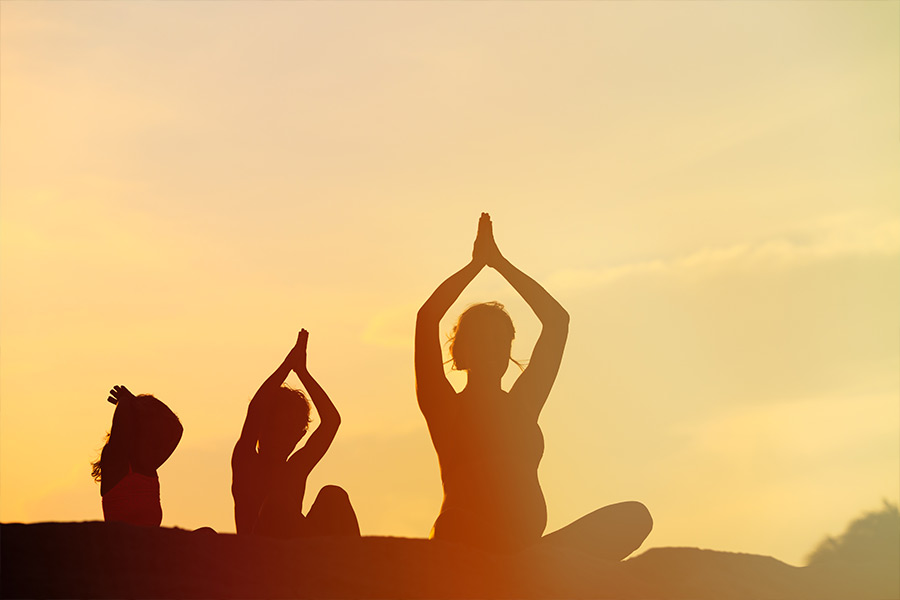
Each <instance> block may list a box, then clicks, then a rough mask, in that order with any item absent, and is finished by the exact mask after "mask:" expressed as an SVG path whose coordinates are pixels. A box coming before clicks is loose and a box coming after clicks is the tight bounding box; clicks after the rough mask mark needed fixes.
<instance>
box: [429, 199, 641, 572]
mask: <svg viewBox="0 0 900 600" xmlns="http://www.w3.org/2000/svg"><path fill="white" fill-rule="evenodd" d="M486 266H487V267H491V268H493V269H496V271H497V272H498V273H500V275H502V276H503V278H504V279H506V281H508V282H509V283H510V285H512V287H513V288H514V289H515V290H516V291H517V292H518V293H519V294H520V295H521V296H522V298H523V299H524V300H525V301H526V302H527V303H528V305H529V306H530V307H531V309H532V310H533V311H534V312H535V315H537V317H538V319H539V320H540V322H541V325H542V330H541V334H540V337H539V338H538V341H537V343H536V344H535V347H534V351H533V353H532V356H531V360H530V361H529V362H528V366H527V368H525V369H524V370H523V372H522V374H521V375H520V376H519V377H518V379H517V380H516V382H515V383H514V384H513V386H512V388H511V389H510V390H509V391H508V392H507V391H505V390H504V389H503V388H502V387H501V378H502V377H503V374H504V373H505V372H506V370H507V368H508V367H509V362H510V360H511V358H510V351H511V348H512V341H513V338H514V337H515V328H514V326H513V323H512V319H511V318H510V317H509V314H508V313H507V312H506V310H505V309H504V308H503V305H501V304H499V303H497V302H488V303H483V304H476V305H474V306H471V307H469V308H468V309H467V310H466V311H465V312H463V314H462V315H461V316H460V317H459V321H458V323H457V325H456V327H455V328H454V330H453V337H452V339H451V343H450V354H451V356H452V359H453V364H454V367H455V368H456V369H459V370H464V371H466V375H467V383H466V387H465V388H464V389H463V391H461V392H459V393H456V392H455V391H454V389H453V387H452V386H451V385H450V382H449V381H447V378H446V375H445V374H444V364H443V360H442V358H443V356H442V352H441V343H440V331H439V330H440V320H441V318H442V317H443V316H444V314H445V313H446V312H447V310H448V309H449V308H450V306H451V305H452V304H453V303H454V302H455V301H456V299H457V298H458V297H459V295H460V294H461V293H462V291H463V289H465V287H466V286H467V285H468V284H469V283H470V282H471V281H472V280H473V279H474V278H475V276H476V275H477V274H478V273H479V272H480V271H481V270H482V269H483V268H484V267H486ZM568 330H569V315H568V313H567V312H566V311H565V309H563V307H562V306H561V305H560V304H559V303H558V302H557V301H556V300H555V299H554V298H553V297H552V296H550V294H548V293H547V291H546V290H544V288H542V287H541V286H540V285H539V284H538V283H537V282H536V281H534V280H533V279H531V278H530V277H529V276H527V275H526V274H524V273H523V272H522V271H520V270H519V269H517V268H516V267H514V266H513V265H512V264H511V263H510V262H509V261H508V260H506V259H505V258H504V257H503V255H502V254H500V250H499V249H498V248H497V244H496V243H495V241H494V236H493V230H492V224H491V220H490V216H489V215H488V214H487V213H482V214H481V219H480V220H479V223H478V235H477V236H476V239H475V245H474V249H473V251H472V260H471V262H469V264H467V265H466V266H465V267H463V268H462V269H461V270H460V271H458V272H457V273H455V274H454V275H451V276H450V277H449V278H448V279H447V280H446V281H444V282H443V283H442V284H441V285H440V286H439V287H438V288H437V289H436V290H435V291H434V293H433V294H432V295H431V297H430V298H428V300H427V301H426V302H425V304H424V305H423V306H422V308H420V309H419V312H418V315H417V319H416V337H415V370H416V396H417V399H418V402H419V408H420V409H421V410H422V414H423V415H424V416H425V420H426V422H427V423H428V429H429V432H430V433H431V440H432V443H433V444H434V448H435V451H436V452H437V455H438V461H439V463H440V468H441V481H442V483H443V488H444V498H443V502H442V505H441V511H440V514H439V515H438V517H437V520H436V521H435V523H434V526H433V528H432V530H431V535H430V537H432V538H433V539H437V540H449V541H455V542H462V543H466V544H469V545H473V546H477V547H481V548H484V549H488V550H494V551H515V550H521V549H523V548H526V547H528V546H530V545H532V544H535V543H536V542H538V541H539V540H541V539H542V535H543V532H544V528H545V527H546V524H547V505H546V503H545V501H544V495H543V492H542V491H541V485H540V482H539V481H538V474H537V470H538V464H539V463H540V461H541V457H542V456H543V452H544V439H543V435H542V433H541V429H540V427H539V425H538V416H539V415H540V412H541V409H542V408H543V406H544V403H545V402H546V400H547V397H548V395H549V394H550V389H551V387H552V386H553V382H554V381H555V379H556V374H557V372H558V371H559V366H560V363H561V361H562V355H563V349H564V348H565V345H566V338H567V336H568ZM651 526H652V521H651V519H650V514H649V512H648V511H647V509H646V508H645V507H644V505H643V504H640V503H638V502H624V503H621V504H616V505H612V506H607V507H605V508H601V509H599V510H597V511H594V512H593V513H591V514H589V515H587V516H585V517H582V518H581V519H579V520H578V521H576V522H575V523H572V524H571V525H568V526H566V527H564V528H563V529H561V530H559V531H557V532H554V533H552V534H550V535H548V536H546V537H545V538H544V541H542V545H543V544H560V545H564V546H568V547H574V548H577V549H579V550H581V551H584V552H588V553H591V554H593V555H595V556H598V557H603V558H608V559H615V560H618V559H621V558H624V557H626V556H627V555H628V554H630V553H631V552H633V551H634V550H636V549H637V548H638V547H639V546H640V545H641V543H643V541H644V539H645V538H646V537H647V535H648V534H649V532H650V528H651Z"/></svg>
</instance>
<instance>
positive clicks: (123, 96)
mask: <svg viewBox="0 0 900 600" xmlns="http://www.w3.org/2000/svg"><path fill="white" fill-rule="evenodd" d="M898 11H900V5H898V3H896V2H846V3H845V2H828V3H822V2H790V3H780V2H729V3H707V2H640V3H625V2H595V3H584V2H573V3H543V2H530V3H509V2H502V3H501V2H498V3H468V2H465V3H462V2H461V3H454V2H446V3H406V2H397V3H390V2H385V3H377V2H363V3H354V2H341V3H253V2H229V3H216V4H211V3H205V2H185V3H180V2H166V3H160V2H99V3H93V2H78V3H74V2H72V3H50V2H47V3H45V2H27V3H26V2H11V1H8V0H2V1H0V78H2V85H0V124H2V131H0V292H2V300H0V520H2V521H4V522H9V521H26V522H32V521H52V520H89V519H99V518H101V510H100V502H99V490H98V488H97V486H96V485H95V484H94V483H93V481H92V480H91V479H90V477H89V466H88V463H89V462H90V461H91V460H92V459H93V458H95V456H96V451H97V449H98V448H99V447H100V445H101V441H102V436H103V434H104V432H105V431H106V428H108V426H109V422H110V418H111V414H112V410H111V408H112V407H111V406H110V405H109V404H107V403H106V402H105V397H106V392H107V390H108V389H109V388H110V387H111V386H112V385H114V384H124V385H127V386H129V387H130V388H131V389H133V390H134V391H135V392H146V393H154V394H156V395H157V396H158V397H160V398H161V399H162V400H164V401H165V402H167V403H168V404H169V406H171V407H172V408H173V410H175V412H176V413H177V414H178V415H179V416H180V417H181V419H182V422H183V423H184V425H185V434H184V438H183V440H182V443H181V445H180V446H179V448H178V450H176V452H175V454H174V455H173V456H172V458H171V459H170V460H169V462H168V463H166V465H165V466H164V467H163V468H162V469H161V470H160V478H161V483H162V496H163V503H164V521H163V524H164V525H169V526H180V527H186V528H195V527H200V526H204V525H210V526H212V527H215V528H216V529H218V530H220V531H233V520H232V512H231V510H232V504H231V497H230V468H229V457H230V451H231V446H232V445H233V443H234V440H235V439H236V437H237V434H238V432H239V429H240V426H241V422H242V420H243V417H244V411H245V410H246V403H247V400H248V399H249V398H250V396H252V394H253V393H254V391H255V390H256V388H257V386H258V385H259V384H260V383H261V382H262V380H263V379H264V378H265V377H266V376H267V375H268V374H269V373H270V372H271V371H272V370H273V369H274V367H275V366H277V364H278V363H279V362H280V360H281V359H282V358H283V355H284V354H285V353H286V352H287V350H288V349H289V348H290V345H291V343H292V341H293V340H294V339H295V335H296V331H297V330H298V329H300V328H301V327H306V328H307V329H309V330H310V332H311V340H310V366H311V369H312V370H313V371H314V374H315V375H316V376H317V378H318V379H319V381H320V382H321V383H322V384H323V385H324V386H325V388H326V389H327V390H328V391H329V393H330V395H331V396H332V398H333V399H334V401H335V403H336V404H337V405H338V407H339V409H340V410H341V412H342V415H343V427H342V431H341V433H340V434H339V436H338V438H337V440H336V441H335V445H334V446H333V448H332V451H331V452H330V453H329V455H328V456H326V458H325V459H324V460H323V462H322V463H321V464H320V466H319V468H318V469H317V471H316V472H315V473H314V474H313V477H312V478H311V480H310V486H309V487H310V490H309V491H308V499H309V500H311V499H312V498H313V497H314V494H315V491H316V488H317V487H319V486H321V485H323V484H325V483H336V484H339V485H342V486H344V487H345V488H346V489H347V490H348V491H349V492H350V495H351V499H352V500H353V502H354V505H355V507H356V509H357V512H358V514H359V517H360V523H361V527H362V530H363V533H366V534H384V535H406V536H423V535H425V534H426V533H427V531H428V528H429V527H430V524H431V521H432V519H433V518H434V516H435V514H436V511H437V508H438V506H439V503H440V480H439V475H438V471H437V462H436V460H435V457H434V453H433V450H432V449H431V446H430V442H429V439H428V435H427V431H426V429H425V424H424V421H423V419H422V418H421V416H420V415H419V413H418V410H417V408H416V403H415V398H414V390H413V373H412V345H411V338H412V335H411V334H412V327H413V321H414V317H415V311H416V309H417V307H418V306H419V305H420V304H421V302H423V301H424V299H425V298H427V296H428V295H429V294H430V292H431V291H432V290H433V288H434V287H435V286H436V285H437V284H438V283H439V282H440V281H441V280H442V279H443V278H444V277H446V276H447V275H449V274H450V273H451V272H453V271H454V270H456V269H457V268H459V267H460V266H462V265H463V264H464V263H465V261H466V260H467V258H468V256H469V254H470V252H471V242H472V239H473V236H474V232H475V225H476V221H477V218H478V214H479V213H480V212H481V211H483V210H485V211H489V212H490V213H491V215H492V217H493V220H494V223H495V232H496V237H497V240H498V243H499V244H500V247H501V250H503V251H504V253H505V254H506V255H507V256H508V257H509V258H510V259H511V260H512V261H513V262H514V263H515V264H517V265H518V266H519V267H520V268H522V269H523V270H525V271H526V272H528V273H530V274H531V275H533V276H534V277H535V278H537V279H538V280H539V281H540V282H542V283H543V284H545V286H546V287H547V288H548V290H549V291H550V292H551V293H553V294H554V295H555V296H556V297H557V298H558V299H559V300H560V301H561V302H562V303H563V305H564V306H566V308H567V309H568V310H569V312H570V313H571V315H572V326H571V334H570V341H569V345H568V347H567V349H566V355H565V359H564V362H563V366H562V370H561V371H560V375H559V379H558V381H557V384H556V386H555V388H554V391H553V393H552V395H551V397H550V400H549V402H548V404H547V406H546V408H545V410H544V413H543V415H542V418H541V426H542V428H543V431H544V436H545V439H546V446H547V449H546V452H545V456H544V460H543V463H542V466H541V471H540V476H541V480H542V483H543V487H544V491H545V494H546V497H547V502H548V507H549V513H550V525H549V528H550V529H553V528H556V527H560V526H562V525H565V524H566V523H568V522H570V521H571V520H574V519H575V518H577V517H579V516H581V515H582V514H584V513H586V512H589V511H590V510H593V509H594V508H597V507H599V506H602V505H605V504H609V503H612V502H617V501H621V500H630V499H634V500H640V501H643V502H644V503H645V504H646V505H647V506H648V507H649V508H650V510H651V512H652V514H653V515H654V518H655V529H654V532H653V533H652V534H651V537H650V538H649V539H648V540H647V543H646V546H647V547H652V546H665V545H679V546H702V547H709V548H715V549H721V550H734V551H743V552H755V553H761V554H769V555H774V556H776V557H778V558H781V559H783V560H787V561H790V562H794V563H801V562H802V560H803V557H804V555H805V553H806V552H808V551H809V550H810V549H811V548H812V547H813V546H814V545H815V544H816V543H817V542H818V541H819V539H820V538H821V537H822V536H823V535H825V534H826V533H831V534H835V533H839V532H840V530H841V529H842V527H843V526H844V524H845V523H846V522H847V521H848V520H850V519H851V518H853V517H855V516H856V515H857V513H859V512H860V511H862V510H864V509H869V508H875V507H877V506H879V504H880V502H881V499H882V498H887V499H890V500H895V501H896V500H897V498H898V496H900V475H898V473H900V377H898V376H900V337H898V332H900V317H898V311H897V306H900V285H898V283H900V282H898V277H897V273H898V270H897V268H898V266H900V206H898V201H897V198H898V197H900V170H898V164H900V162H898V159H900V145H898V141H900V110H898V106H900V96H898V90H900V75H898V73H900V64H898V63H900V59H898V56H900V31H898V25H897V24H898ZM484 299H497V300H500V301H502V302H504V303H506V304H507V305H508V307H509V309H510V311H511V313H512V315H513V318H514V320H515V322H516V325H517V329H518V332H519V337H518V340H517V343H516V345H515V346H514V353H515V355H516V356H517V357H519V358H527V356H528V354H529V351H530V344H532V343H533V341H534V339H535V337H536V335H537V326H538V324H537V323H536V319H535V318H534V317H533V316H532V315H531V314H530V312H529V311H528V309H527V307H526V306H525V305H524V304H523V303H522V302H521V301H520V300H518V299H517V298H516V297H515V296H514V294H513V293H512V291H511V290H510V289H508V287H507V286H506V285H505V284H504V283H503V282H502V280H500V279H499V278H498V277H496V275H494V274H491V273H488V274H485V275H482V276H481V277H480V278H479V279H478V280H476V282H475V283H474V284H473V287H472V288H471V290H469V291H468V292H467V293H466V294H465V295H464V297H463V298H461V299H460V302H459V307H457V308H455V309H454V310H451V317H448V319H447V321H446V329H448V330H449V328H450V326H451V321H452V316H455V315H456V314H458V312H459V310H458V308H461V307H462V306H465V305H466V304H467V303H469V302H472V301H478V300H484ZM510 376H514V373H513V371H512V370H511V371H510ZM454 377H455V379H454V381H456V383H457V384H460V382H461V380H460V379H459V377H458V376H456V375H455V376H454Z"/></svg>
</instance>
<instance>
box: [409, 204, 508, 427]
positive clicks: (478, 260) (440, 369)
mask: <svg viewBox="0 0 900 600" xmlns="http://www.w3.org/2000/svg"><path fill="white" fill-rule="evenodd" d="M485 222H487V223H488V224H489V223H490V218H489V217H488V216H487V213H481V220H480V221H479V222H478V234H477V236H476V238H475V246H474V248H473V250H472V260H471V261H470V262H469V264H467V265H466V266H464V267H463V268H462V269H460V270H459V271H457V272H456V273H454V274H453V275H451V276H450V277H448V278H447V279H446V280H445V281H444V282H443V283H442V284H441V285H439V286H438V288H437V289H436V290H435V291H434V293H432V294H431V296H430V297H429V298H428V300H426V301H425V304H423V305H422V308H420V309H419V312H418V314H417V315H416V349H415V364H416V397H417V398H418V400H419V408H420V409H421V410H422V413H423V414H424V415H425V417H426V418H427V417H428V416H429V414H430V413H431V411H432V410H433V409H434V408H435V407H436V406H438V404H437V403H439V402H441V400H442V399H443V398H446V397H448V396H449V395H450V394H452V393H453V386H451V385H450V382H449V381H447V376H446V375H445V374H444V360H443V356H444V355H443V352H442V351H441V339H440V338H441V335H440V324H441V318H443V316H444V315H445V314H446V313H447V310H449V309H450V307H451V306H452V305H453V303H454V302H456V299H457V298H459V295H460V294H461V293H462V291H463V290H464V289H466V286H467V285H469V283H471V282H472V280H473V279H475V276H476V275H478V273H479V272H480V271H481V269H483V268H484V267H485V265H486V264H487V259H488V250H489V249H488V248H487V247H486V246H485V244H484V239H483V230H484V224H485Z"/></svg>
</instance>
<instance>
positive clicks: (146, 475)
mask: <svg viewBox="0 0 900 600" xmlns="http://www.w3.org/2000/svg"><path fill="white" fill-rule="evenodd" d="M107 401H109V402H110V403H112V404H114V405H115V406H116V411H115V413H113V421H112V427H111V428H110V431H109V435H107V438H106V444H105V445H104V446H103V450H102V451H101V452H100V458H99V459H98V460H97V461H96V462H94V463H93V467H94V468H93V472H92V475H93V476H94V479H95V480H96V481H98V482H100V496H101V501H102V503H103V518H104V519H105V520H106V521H121V522H124V523H131V524H132V525H143V526H147V527H158V526H159V524H160V523H161V522H162V505H160V503H159V477H158V476H157V474H156V470H157V469H158V468H159V467H160V466H161V465H162V464H163V463H164V462H166V459H168V458H169V456H170V455H171V454H172V452H173V451H174V450H175V447H176V446H177V445H178V442H179V441H180V440H181V434H182V433H183V431H184V429H183V428H182V426H181V422H180V421H179V420H178V417H176V416H175V413H173V412H172V411H171V410H170V409H169V407H168V406H166V405H165V404H163V403H162V402H160V401H159V400H157V399H156V398H154V397H153V396H151V395H149V394H140V395H138V396H135V395H134V394H132V393H131V392H130V391H129V390H128V388H126V387H125V386H121V385H117V386H114V387H113V389H111V390H110V391H109V397H108V398H107Z"/></svg>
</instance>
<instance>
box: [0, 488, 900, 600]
mask: <svg viewBox="0 0 900 600" xmlns="http://www.w3.org/2000/svg"><path fill="white" fill-rule="evenodd" d="M897 523H898V521H897V519H896V507H891V506H889V505H886V506H885V509H884V510H882V511H880V512H878V513H871V514H869V515H866V516H864V517H862V518H861V519H859V520H857V521H855V522H854V523H853V524H851V526H850V527H849V528H848V531H847V533H845V534H844V535H843V536H841V537H840V538H839V539H838V540H835V541H833V542H828V543H826V544H825V545H824V546H820V549H819V550H817V551H816V552H814V554H813V560H812V561H811V563H810V565H809V566H806V567H794V566H790V565H787V564H785V563H783V562H781V561H778V560H776V559H774V558H771V557H767V556H758V555H751V554H739V553H730V552H717V551H713V550H702V549H698V548H654V549H651V550H648V551H646V552H644V553H642V554H640V555H638V556H636V557H634V558H630V559H628V560H626V561H623V562H613V561H603V560H599V559H596V558H594V557H591V556H589V555H587V554H583V553H579V552H577V551H574V550H571V549H566V548H558V547H543V548H541V547H537V548H536V549H534V550H532V551H525V552H521V553H519V554H506V555H504V554H492V553H489V552H485V551H481V550H479V549H476V548H469V547H465V546H463V545H458V544H453V543H448V542H439V541H433V540H425V539H409V538H390V537H362V538H339V537H312V538H304V539H296V540H278V539H271V538H262V537H254V536H237V535H233V534H215V533H212V532H209V531H203V530H201V531H198V532H191V531H186V530H182V529H169V528H143V527H137V526H133V525H127V524H124V523H103V522H85V523H37V524H3V525H2V526H0V539H2V544H0V566H2V569H0V595H2V596H3V597H5V598H38V597H40V598H73V597H90V598H125V597H128V598H410V599H413V598H534V599H541V598H609V599H618V598H622V599H625V598H628V599H634V598H659V599H676V598H677V599H682V598H683V599H688V598H691V599H698V600H702V599H707V598H708V599H721V600H728V599H732V600H743V599H748V600H749V599H758V598H784V599H792V600H804V599H809V600H845V599H847V598H854V599H858V600H867V599H872V600H875V599H881V600H884V599H891V598H900V578H898V562H897V541H898V539H900V538H898V536H900V529H898V528H897ZM870 534H871V535H870ZM872 536H874V537H872ZM876 538H877V539H878V540H882V541H883V543H882V542H872V543H867V542H866V541H865V540H867V539H868V540H874V539H876ZM890 540H893V546H892V547H891V546H890V544H889V542H890ZM823 547H824V548H827V550H822V548H823ZM860 548H862V549H863V550H862V551H860V550H859V549H860Z"/></svg>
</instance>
